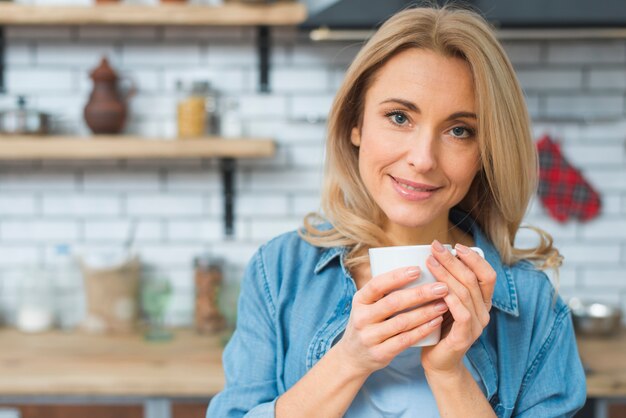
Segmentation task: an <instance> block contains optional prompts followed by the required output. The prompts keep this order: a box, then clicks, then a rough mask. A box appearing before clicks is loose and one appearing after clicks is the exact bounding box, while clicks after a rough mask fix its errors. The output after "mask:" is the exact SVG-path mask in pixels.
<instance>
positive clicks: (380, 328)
mask: <svg viewBox="0 0 626 418" xmlns="http://www.w3.org/2000/svg"><path fill="white" fill-rule="evenodd" d="M447 310H448V306H447V305H446V303H445V302H444V301H443V300H442V299H440V300H439V301H437V302H431V303H428V304H426V305H422V306H420V307H419V308H416V309H412V310H410V311H407V312H403V313H401V314H399V315H396V316H394V317H392V318H389V319H387V320H385V321H383V322H381V323H378V324H376V325H374V326H371V327H369V328H368V329H367V330H366V331H365V332H364V334H365V336H364V338H365V341H364V342H365V343H366V344H367V345H375V344H380V343H381V342H383V341H385V340H387V339H389V338H391V337H393V336H395V335H398V334H400V333H402V332H406V331H410V330H412V329H414V328H417V327H419V326H421V325H423V324H426V323H428V322H430V321H432V320H433V319H435V318H437V317H438V316H441V315H442V314H444V313H445V312H446V311H447Z"/></svg>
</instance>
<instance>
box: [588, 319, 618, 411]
mask: <svg viewBox="0 0 626 418" xmlns="http://www.w3.org/2000/svg"><path fill="white" fill-rule="evenodd" d="M578 351H579V354H580V358H581V359H582V361H583V364H584V366H585V372H586V375H587V396H588V397H589V398H593V399H595V400H596V402H595V415H594V418H619V417H624V416H626V415H623V414H624V412H626V355H625V353H626V329H622V330H621V331H620V333H619V334H618V335H615V336H612V337H609V338H601V337H585V336H579V337H578Z"/></svg>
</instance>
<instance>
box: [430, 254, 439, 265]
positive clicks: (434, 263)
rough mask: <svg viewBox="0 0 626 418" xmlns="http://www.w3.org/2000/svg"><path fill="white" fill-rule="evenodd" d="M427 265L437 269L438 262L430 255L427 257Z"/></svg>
mask: <svg viewBox="0 0 626 418" xmlns="http://www.w3.org/2000/svg"><path fill="white" fill-rule="evenodd" d="M428 263H429V264H430V265H431V266H433V267H439V265H440V264H439V261H437V260H436V259H435V257H433V256H432V255H430V256H428Z"/></svg>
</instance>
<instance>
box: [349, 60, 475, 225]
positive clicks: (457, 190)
mask: <svg viewBox="0 0 626 418" xmlns="http://www.w3.org/2000/svg"><path fill="white" fill-rule="evenodd" d="M477 117H478V115H476V107H475V103H474V87H473V80H472V75H471V72H470V69H469V66H468V64H467V63H466V62H465V61H463V60H461V59H458V58H447V57H444V56H442V55H439V54H438V53H435V52H433V51H430V50H425V49H417V48H412V49H408V50H405V51H403V52H401V53H399V54H397V55H396V56H394V57H392V58H391V59H390V60H389V61H388V62H387V63H386V64H385V65H384V66H383V67H382V68H381V69H380V70H379V71H378V72H377V73H376V75H375V79H374V81H373V83H372V85H371V86H370V88H369V90H367V92H366V95H365V106H364V111H363V121H362V126H361V127H360V128H359V127H355V128H353V129H352V135H351V141H352V143H353V144H354V145H355V146H357V147H359V172H360V175H361V178H362V179H363V182H364V184H365V186H366V187H367V190H368V191H369V193H370V194H371V195H372V196H373V198H374V200H375V201H376V203H377V204H378V206H379V207H380V208H381V209H382V210H383V212H384V213H385V214H386V216H387V218H388V221H389V222H390V223H391V224H392V225H393V224H395V226H400V227H405V228H419V227H424V226H428V225H429V224H431V223H432V222H433V221H438V222H443V220H444V219H445V222H446V224H445V225H447V217H448V212H449V210H450V209H451V208H452V207H453V206H454V205H456V204H457V203H459V202H460V201H461V200H462V199H463V197H464V196H465V195H466V193H467V191H468V189H469V187H470V185H471V183H472V180H473V179H474V176H475V175H476V173H477V172H478V169H479V167H480V165H479V151H478V142H477V139H476V129H477Z"/></svg>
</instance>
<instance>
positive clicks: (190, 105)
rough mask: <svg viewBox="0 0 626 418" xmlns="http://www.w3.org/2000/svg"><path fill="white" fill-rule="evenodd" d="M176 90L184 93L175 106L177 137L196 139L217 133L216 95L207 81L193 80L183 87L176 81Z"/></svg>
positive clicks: (182, 84) (181, 83)
mask: <svg viewBox="0 0 626 418" xmlns="http://www.w3.org/2000/svg"><path fill="white" fill-rule="evenodd" d="M177 90H178V91H179V92H180V93H184V94H185V97H183V98H182V99H181V100H180V101H179V103H178V106H177V115H178V137H179V138H180V139H197V138H201V137H203V136H206V135H217V134H218V133H219V117H218V96H217V92H216V91H215V90H214V89H212V88H211V84H210V83H209V82H208V81H194V82H192V83H191V85H190V86H189V87H187V88H186V87H185V86H184V83H183V82H182V81H178V83H177Z"/></svg>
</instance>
